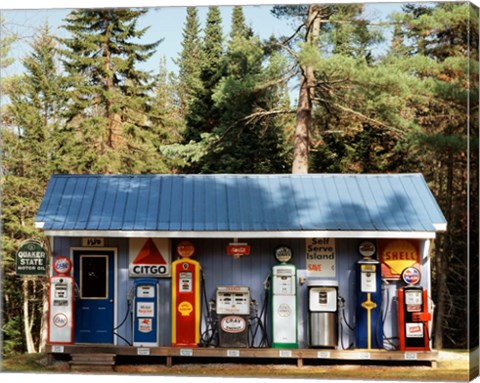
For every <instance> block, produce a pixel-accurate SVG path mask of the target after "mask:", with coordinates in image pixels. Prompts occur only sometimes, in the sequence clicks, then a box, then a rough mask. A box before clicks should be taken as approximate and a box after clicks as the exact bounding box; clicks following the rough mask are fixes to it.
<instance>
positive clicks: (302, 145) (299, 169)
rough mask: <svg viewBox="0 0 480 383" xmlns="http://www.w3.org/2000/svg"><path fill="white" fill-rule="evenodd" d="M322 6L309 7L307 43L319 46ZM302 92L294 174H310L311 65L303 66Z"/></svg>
mask: <svg viewBox="0 0 480 383" xmlns="http://www.w3.org/2000/svg"><path fill="white" fill-rule="evenodd" d="M320 11H321V6H319V5H310V6H309V7H308V18H307V31H306V34H305V41H306V42H307V43H308V44H310V45H313V46H315V47H316V46H317V45H318V37H319V35H320V21H321V17H320ZM301 69H302V77H301V85H300V92H299V95H298V105H297V121H296V126H295V143H294V150H293V164H292V173H300V174H301V173H303V174H305V173H308V154H309V137H308V136H309V132H310V129H311V127H312V116H313V109H312V100H313V95H314V85H315V72H314V69H313V67H312V66H311V65H302V67H301Z"/></svg>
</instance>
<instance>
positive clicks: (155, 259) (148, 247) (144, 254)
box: [132, 238, 167, 265]
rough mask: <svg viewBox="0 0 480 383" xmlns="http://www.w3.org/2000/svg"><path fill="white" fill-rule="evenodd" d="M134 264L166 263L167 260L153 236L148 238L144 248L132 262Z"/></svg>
mask: <svg viewBox="0 0 480 383" xmlns="http://www.w3.org/2000/svg"><path fill="white" fill-rule="evenodd" d="M132 263H133V264H134V265H166V264H167V262H166V261H165V259H164V258H163V256H162V254H161V253H160V251H159V250H158V248H157V245H155V242H153V240H152V239H151V238H149V239H147V242H145V245H143V247H142V250H140V252H139V253H138V255H137V256H136V257H135V259H134V260H133V262H132Z"/></svg>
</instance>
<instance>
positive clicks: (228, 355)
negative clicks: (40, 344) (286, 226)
mask: <svg viewBox="0 0 480 383" xmlns="http://www.w3.org/2000/svg"><path fill="white" fill-rule="evenodd" d="M47 353H49V354H50V355H51V356H52V357H55V355H56V354H63V355H69V356H70V357H71V359H72V361H71V362H70V363H71V364H72V365H74V364H80V363H78V361H81V363H84V364H87V362H88V361H97V362H98V360H99V359H102V358H103V359H104V360H105V364H107V365H112V366H113V364H114V363H115V360H116V357H118V356H142V357H145V358H148V357H165V364H166V365H167V366H171V365H172V363H173V362H174V361H175V362H177V363H182V361H183V362H185V361H186V359H188V358H205V359H216V358H219V359H220V358H221V359H232V361H233V359H244V358H250V359H251V358H255V359H259V360H260V359H265V360H266V361H265V363H268V359H277V360H284V361H285V362H286V363H296V364H297V366H298V367H302V366H303V363H304V361H318V362H320V361H321V362H324V363H330V364H335V362H336V361H344V362H345V361H347V362H348V361H351V362H353V363H358V362H368V363H372V362H379V363H382V362H383V363H386V362H395V361H397V362H402V363H409V364H412V365H415V364H429V365H431V366H432V367H434V366H436V362H437V359H438V352H436V351H408V352H403V351H385V350H333V349H332V350H330V349H328V350H327V349H274V348H201V347H198V348H181V347H130V346H114V345H105V344H75V345H61V346H52V345H49V346H47ZM87 355H88V357H87ZM95 355H98V357H99V358H95ZM105 355H110V356H111V357H110V358H105ZM112 361H113V363H111V362H112ZM238 361H239V362H240V360H238Z"/></svg>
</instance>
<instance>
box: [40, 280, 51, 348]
mask: <svg viewBox="0 0 480 383" xmlns="http://www.w3.org/2000/svg"><path fill="white" fill-rule="evenodd" d="M48 289H49V284H48V283H44V284H43V286H42V301H43V304H42V306H43V310H42V320H41V323H40V342H39V345H38V351H40V352H45V350H46V346H47V341H48Z"/></svg>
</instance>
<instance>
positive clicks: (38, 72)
mask: <svg viewBox="0 0 480 383" xmlns="http://www.w3.org/2000/svg"><path fill="white" fill-rule="evenodd" d="M56 56H57V50H56V43H55V40H54V38H53V37H52V36H51V35H50V32H49V28H48V26H45V27H44V28H43V29H42V30H41V31H40V33H39V36H38V37H37V38H36V39H35V40H34V41H33V43H32V53H31V55H30V56H28V57H27V58H25V59H24V61H23V65H24V68H25V73H24V74H23V75H22V76H19V77H18V78H16V79H15V80H13V81H12V82H11V84H10V86H9V88H8V89H7V96H8V97H9V104H8V106H7V108H6V110H5V115H6V119H7V121H8V125H7V126H4V127H3V129H2V137H3V140H4V142H3V144H4V149H3V163H2V170H3V173H4V177H3V178H2V191H3V193H2V221H3V222H2V223H3V225H2V227H3V232H2V243H3V245H4V258H3V261H4V267H5V269H4V270H5V278H4V287H5V292H6V295H7V296H8V299H6V300H7V302H8V304H7V305H6V312H7V313H8V315H7V316H6V318H7V322H6V326H7V327H8V328H10V329H11V331H12V330H13V329H15V328H17V326H18V325H20V322H19V321H18V320H16V319H15V320H13V317H14V316H16V315H18V316H19V317H20V318H22V320H23V329H22V330H19V329H18V328H17V332H15V331H13V333H14V334H18V333H22V334H23V335H24V337H25V340H24V342H19V343H20V344H23V345H24V346H25V349H26V350H27V351H28V352H35V351H36V350H38V349H41V348H42V347H43V346H44V345H45V342H46V338H45V335H46V324H47V323H46V317H45V315H46V312H47V310H46V307H45V306H46V305H47V301H46V297H47V291H46V284H45V283H44V282H45V281H42V280H38V279H36V280H31V281H30V280H28V279H24V280H23V281H20V280H18V279H16V278H14V268H15V266H14V254H15V249H17V248H18V245H19V244H20V242H22V241H24V240H26V239H31V238H41V235H40V233H39V232H37V230H36V229H35V228H34V225H33V220H34V217H35V215H36V212H37V210H38V207H39V205H40V201H41V198H42V196H43V192H44V190H45V187H46V184H47V182H48V179H49V176H50V175H51V173H52V172H54V171H55V170H56V169H55V168H54V167H53V165H52V164H53V161H52V159H53V158H54V157H55V156H56V154H57V148H58V146H57V144H58V143H57V142H56V141H55V138H54V137H55V131H57V130H58V129H60V127H61V126H62V123H63V121H62V119H61V117H60V116H61V114H62V110H63V108H64V106H65V93H64V92H65V83H64V81H63V79H62V77H61V76H60V75H59V71H58V68H57V65H56ZM22 284H23V286H22ZM19 292H21V293H22V294H19ZM42 302H43V305H42ZM15 307H17V309H15ZM18 307H23V310H19V309H18ZM21 311H23V312H21ZM9 336H10V334H7V335H6V337H7V343H8V342H9V341H10V340H11V339H9ZM17 342H18V340H17ZM12 343H14V342H12Z"/></svg>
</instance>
